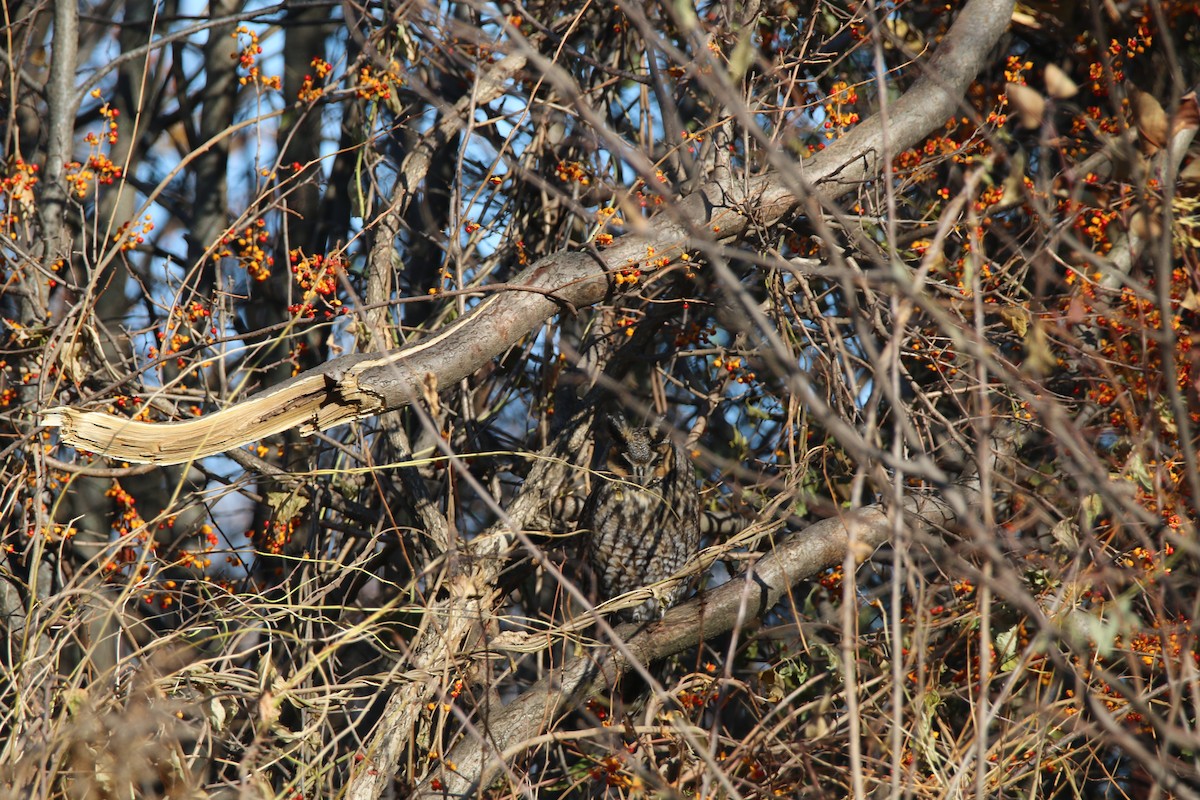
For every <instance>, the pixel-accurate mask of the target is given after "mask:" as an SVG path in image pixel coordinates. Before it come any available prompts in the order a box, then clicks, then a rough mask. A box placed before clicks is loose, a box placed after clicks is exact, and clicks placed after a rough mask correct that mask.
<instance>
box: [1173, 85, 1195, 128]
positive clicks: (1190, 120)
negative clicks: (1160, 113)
mask: <svg viewBox="0 0 1200 800" xmlns="http://www.w3.org/2000/svg"><path fill="white" fill-rule="evenodd" d="M1197 129H1200V100H1197V99H1196V93H1195V92H1188V93H1187V94H1185V95H1184V96H1183V97H1181V98H1179V111H1178V112H1177V113H1176V114H1175V119H1174V120H1173V121H1172V122H1171V136H1172V137H1174V136H1175V134H1177V133H1179V132H1180V131H1187V130H1193V131H1194V130H1197Z"/></svg>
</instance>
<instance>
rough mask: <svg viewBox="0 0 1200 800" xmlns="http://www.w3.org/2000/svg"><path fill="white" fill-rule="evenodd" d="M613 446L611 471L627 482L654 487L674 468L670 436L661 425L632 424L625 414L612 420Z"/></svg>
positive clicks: (610, 459)
mask: <svg viewBox="0 0 1200 800" xmlns="http://www.w3.org/2000/svg"><path fill="white" fill-rule="evenodd" d="M608 428H609V433H610V434H611V436H612V443H611V445H609V448H608V459H607V461H608V469H609V470H610V471H611V472H613V473H614V474H615V475H616V476H617V477H619V478H622V479H623V480H627V481H630V482H631V483H636V484H638V485H639V486H644V487H652V486H656V485H658V484H659V483H661V482H662V479H663V478H664V477H666V475H667V473H668V472H670V470H671V465H672V458H671V456H672V444H671V440H670V437H669V436H668V435H667V432H666V431H665V430H660V426H658V425H654V426H651V427H649V428H640V427H635V426H633V425H630V424H629V423H628V422H627V421H626V420H625V417H624V416H623V415H621V414H611V415H609V417H608Z"/></svg>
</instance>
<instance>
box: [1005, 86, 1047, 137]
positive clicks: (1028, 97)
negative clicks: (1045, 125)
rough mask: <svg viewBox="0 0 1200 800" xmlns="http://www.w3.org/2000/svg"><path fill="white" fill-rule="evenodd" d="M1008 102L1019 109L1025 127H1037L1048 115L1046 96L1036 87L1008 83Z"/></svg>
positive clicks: (1018, 113) (1018, 112)
mask: <svg viewBox="0 0 1200 800" xmlns="http://www.w3.org/2000/svg"><path fill="white" fill-rule="evenodd" d="M1008 102H1009V103H1011V104H1012V107H1013V108H1015V109H1016V110H1017V115H1018V116H1019V117H1020V118H1021V125H1022V126H1023V127H1025V128H1037V127H1039V126H1040V125H1041V124H1042V119H1043V118H1044V117H1045V115H1046V98H1044V97H1042V95H1041V93H1040V92H1038V91H1037V90H1036V89H1031V88H1030V87H1028V86H1022V85H1021V84H1019V83H1010V84H1009V85H1008Z"/></svg>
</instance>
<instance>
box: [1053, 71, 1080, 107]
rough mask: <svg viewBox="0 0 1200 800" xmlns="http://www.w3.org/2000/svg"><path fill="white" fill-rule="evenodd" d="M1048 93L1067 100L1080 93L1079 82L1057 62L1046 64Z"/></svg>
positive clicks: (1055, 97) (1058, 98) (1056, 98)
mask: <svg viewBox="0 0 1200 800" xmlns="http://www.w3.org/2000/svg"><path fill="white" fill-rule="evenodd" d="M1046 94H1048V95H1050V96H1051V97H1053V98H1054V99H1055V100H1066V99H1068V98H1071V97H1074V96H1075V95H1077V94H1079V84H1077V83H1075V81H1073V80H1071V77H1070V76H1069V75H1067V73H1065V72H1063V70H1062V69H1061V68H1060V67H1058V66H1057V65H1055V64H1047V65H1046Z"/></svg>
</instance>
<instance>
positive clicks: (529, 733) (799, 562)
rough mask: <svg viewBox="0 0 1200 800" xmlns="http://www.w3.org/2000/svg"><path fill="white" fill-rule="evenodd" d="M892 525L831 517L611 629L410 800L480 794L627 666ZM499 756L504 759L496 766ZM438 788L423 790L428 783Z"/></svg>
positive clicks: (832, 562) (941, 508)
mask: <svg viewBox="0 0 1200 800" xmlns="http://www.w3.org/2000/svg"><path fill="white" fill-rule="evenodd" d="M904 512H905V514H906V520H907V521H908V522H909V524H910V525H911V526H913V527H914V528H915V529H916V533H919V532H920V531H922V530H927V531H928V530H934V529H937V528H939V527H944V526H946V525H947V524H951V523H952V521H953V520H954V519H955V516H956V515H955V514H954V512H953V511H952V510H951V508H950V506H949V505H947V504H945V503H943V502H941V501H939V500H936V499H934V498H932V497H929V496H911V495H910V496H909V497H907V498H905V501H904ZM892 530H893V524H892V522H891V521H890V520H889V518H888V513H887V511H886V510H885V509H884V508H883V507H881V506H868V507H866V508H861V509H858V510H856V511H852V512H849V513H847V514H845V515H844V516H840V517H831V518H829V519H826V520H822V521H821V522H818V523H816V524H814V525H811V526H810V527H808V528H807V529H805V530H804V531H802V532H800V533H797V534H794V535H792V536H790V537H788V538H787V539H785V540H784V541H782V542H781V543H780V544H779V545H778V546H776V547H775V549H774V550H772V551H771V552H770V553H769V554H768V555H766V556H764V557H763V558H762V560H760V561H759V562H757V563H756V564H753V565H752V566H750V567H749V568H748V569H747V570H746V571H745V572H744V573H743V574H742V575H740V576H738V577H736V578H734V579H733V580H731V581H729V582H728V583H725V584H723V585H722V586H720V587H719V588H717V589H715V590H713V591H712V592H710V593H708V594H707V595H706V596H703V597H698V598H696V599H693V600H692V601H691V602H689V603H686V604H684V605H681V606H678V607H676V608H673V609H671V610H670V611H668V612H667V614H666V616H665V617H664V618H663V619H662V620H661V621H660V622H658V623H655V624H654V625H651V626H649V627H648V628H645V629H643V630H640V631H639V630H638V626H637V625H634V624H630V625H623V626H621V627H620V628H618V629H617V631H616V633H617V635H618V636H622V637H624V636H629V637H630V638H628V639H626V640H625V641H624V642H623V647H620V648H618V647H612V648H610V649H609V650H608V651H607V652H606V653H605V654H604V655H603V656H600V655H599V654H597V653H588V654H587V655H584V656H580V657H578V658H575V659H574V660H572V661H570V662H568V663H567V664H566V666H564V667H563V668H562V669H561V670H558V671H556V672H553V673H552V674H550V675H547V676H546V677H545V678H543V679H542V680H541V681H539V682H538V683H537V684H535V685H534V686H532V687H530V688H529V689H528V690H527V691H526V692H525V693H524V694H522V695H521V696H520V697H519V698H517V699H516V700H514V701H513V702H511V703H509V704H508V705H507V706H505V707H504V708H503V710H501V711H499V712H498V713H495V714H493V715H492V717H491V718H490V719H488V720H487V727H486V730H484V731H482V732H481V734H482V735H481V736H475V737H471V738H468V739H464V740H463V741H461V742H460V743H459V744H458V745H457V746H455V747H454V748H453V749H452V750H451V751H450V752H449V753H448V754H447V756H446V759H445V761H444V762H443V763H445V762H449V763H452V764H454V765H455V770H454V772H449V771H446V770H445V769H444V768H439V769H438V771H437V772H436V774H431V775H427V776H426V777H425V780H424V781H423V783H422V784H421V786H420V789H419V790H418V793H417V795H416V796H417V797H422V798H430V800H433V798H441V797H446V796H450V797H457V796H462V795H468V794H470V793H471V792H472V791H475V790H477V789H478V788H479V787H481V786H485V785H487V783H488V781H489V780H490V779H491V777H492V776H493V775H494V774H495V773H496V771H497V770H498V769H500V768H501V767H502V766H503V764H504V761H505V760H506V758H511V757H512V756H514V755H516V753H517V752H518V751H520V750H521V744H522V743H523V742H529V741H531V740H533V739H534V738H535V737H536V736H537V735H538V734H539V733H541V732H542V730H543V729H545V728H546V727H547V726H549V725H551V724H552V723H553V721H554V720H555V719H557V718H558V717H559V716H560V715H561V714H562V713H564V712H565V711H567V710H568V709H570V708H573V707H578V705H579V704H580V703H582V702H583V701H584V700H586V699H587V698H588V697H590V696H592V695H594V694H595V693H596V692H598V691H599V690H601V689H602V688H604V687H605V686H607V685H608V684H609V683H611V682H612V681H613V680H614V678H615V677H617V676H619V675H621V674H623V673H624V672H627V671H628V670H629V669H630V668H631V665H632V663H633V660H636V661H637V662H640V663H642V664H649V663H650V662H652V661H654V660H656V659H660V658H665V657H667V656H670V655H674V654H675V653H678V652H681V651H682V650H685V649H687V648H689V647H694V646H695V645H697V644H699V643H700V642H701V641H703V640H705V639H708V638H711V637H714V636H720V635H721V634H723V633H725V632H727V631H729V630H731V629H733V627H734V626H735V625H737V624H738V621H739V620H741V621H745V620H747V619H752V618H754V617H755V616H757V615H761V614H763V613H765V612H766V611H767V610H768V609H770V608H771V607H772V606H774V605H775V604H776V603H777V602H779V600H780V599H781V598H782V597H783V596H784V594H785V593H786V592H787V591H788V590H789V589H790V588H791V587H792V586H794V585H795V584H796V583H798V582H799V581H802V580H806V579H808V578H811V577H813V576H814V575H816V574H818V573H819V572H821V571H822V570H824V569H828V568H829V567H832V566H836V565H837V564H840V563H842V562H843V561H844V560H845V557H846V553H847V551H848V550H850V549H851V548H853V551H854V552H855V554H856V555H857V556H859V557H858V558H856V559H855V560H856V561H859V562H861V561H863V560H865V557H867V556H869V555H870V553H871V552H872V551H874V550H875V549H876V548H877V547H879V546H880V545H881V544H883V543H885V542H886V541H887V540H888V537H889V535H890V533H891V531H892ZM502 754H507V757H506V758H502ZM435 779H436V780H437V781H439V783H440V784H441V786H442V787H443V788H441V789H438V790H437V791H435V790H433V789H432V788H431V782H432V781H433V780H435Z"/></svg>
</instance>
